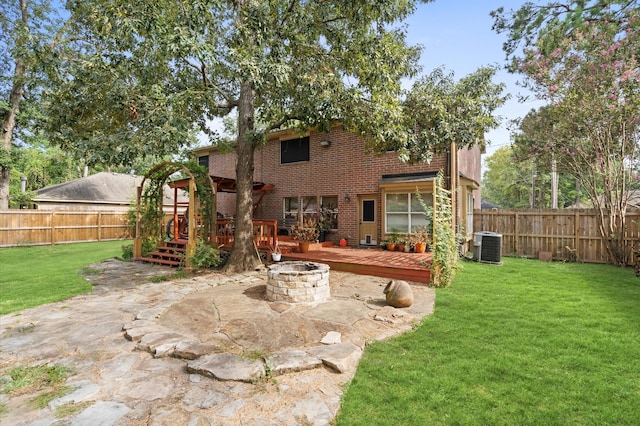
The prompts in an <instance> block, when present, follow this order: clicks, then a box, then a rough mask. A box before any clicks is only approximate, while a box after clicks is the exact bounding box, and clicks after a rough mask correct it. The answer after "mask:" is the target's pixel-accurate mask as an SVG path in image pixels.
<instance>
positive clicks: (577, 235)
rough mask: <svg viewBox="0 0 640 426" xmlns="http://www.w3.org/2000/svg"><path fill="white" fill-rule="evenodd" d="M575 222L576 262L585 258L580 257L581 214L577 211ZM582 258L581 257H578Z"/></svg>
mask: <svg viewBox="0 0 640 426" xmlns="http://www.w3.org/2000/svg"><path fill="white" fill-rule="evenodd" d="M573 220H574V221H575V222H574V224H573V239H574V243H573V244H574V247H573V248H574V249H575V251H576V260H577V259H582V258H583V257H582V256H581V255H580V253H579V250H580V212H578V211H576V214H575V216H574V219H573ZM578 256H580V257H578Z"/></svg>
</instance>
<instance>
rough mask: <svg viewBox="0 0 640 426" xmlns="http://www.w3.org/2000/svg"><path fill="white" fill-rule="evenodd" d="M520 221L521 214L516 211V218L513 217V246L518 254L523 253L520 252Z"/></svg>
mask: <svg viewBox="0 0 640 426" xmlns="http://www.w3.org/2000/svg"><path fill="white" fill-rule="evenodd" d="M519 221H520V216H519V214H518V212H515V213H514V218H513V238H514V241H513V248H514V249H515V251H516V254H517V255H518V256H520V255H521V253H520V230H519V229H518V222H519Z"/></svg>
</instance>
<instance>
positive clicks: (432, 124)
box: [397, 67, 508, 161]
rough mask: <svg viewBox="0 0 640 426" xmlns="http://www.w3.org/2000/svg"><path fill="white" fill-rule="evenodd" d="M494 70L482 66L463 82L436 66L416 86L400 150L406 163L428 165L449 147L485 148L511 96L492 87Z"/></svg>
mask: <svg viewBox="0 0 640 426" xmlns="http://www.w3.org/2000/svg"><path fill="white" fill-rule="evenodd" d="M495 72H496V70H495V68H493V67H480V68H479V69H478V70H476V71H475V72H473V73H471V74H469V75H466V76H464V77H463V78H461V79H460V80H459V81H456V80H455V79H454V74H453V72H446V71H445V70H444V69H443V68H436V69H435V70H433V71H432V72H431V73H430V74H428V75H426V76H424V77H422V78H420V79H419V80H418V81H416V82H415V84H414V85H413V87H412V89H411V91H410V92H409V94H408V96H407V99H406V101H405V110H404V116H405V120H406V129H405V132H406V133H407V134H408V137H407V139H406V140H403V141H401V145H400V146H399V147H398V148H397V149H398V151H399V154H400V159H401V160H403V161H430V160H431V156H432V155H433V154H434V153H437V154H439V153H444V152H445V151H447V150H448V149H449V148H450V147H451V144H453V143H455V144H457V146H458V147H459V148H471V147H473V146H475V145H478V146H481V147H484V146H485V143H486V141H485V136H484V135H485V133H486V132H488V131H489V130H491V129H494V128H496V127H498V125H499V124H500V120H499V118H498V117H496V116H495V115H494V113H495V110H496V109H497V108H499V107H500V106H502V105H503V104H504V103H505V101H506V100H507V98H508V96H505V95H503V91H504V84H501V83H500V84H498V83H494V82H493V81H492V80H493V77H494V76H495Z"/></svg>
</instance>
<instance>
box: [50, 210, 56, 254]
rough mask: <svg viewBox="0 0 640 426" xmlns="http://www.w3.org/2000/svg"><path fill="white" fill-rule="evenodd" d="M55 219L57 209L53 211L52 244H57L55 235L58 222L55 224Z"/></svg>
mask: <svg viewBox="0 0 640 426" xmlns="http://www.w3.org/2000/svg"><path fill="white" fill-rule="evenodd" d="M55 220H56V212H55V210H52V211H51V245H52V246H53V245H55V244H56V237H55V233H56V224H55Z"/></svg>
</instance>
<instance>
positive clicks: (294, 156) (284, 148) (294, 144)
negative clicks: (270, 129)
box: [280, 136, 309, 164]
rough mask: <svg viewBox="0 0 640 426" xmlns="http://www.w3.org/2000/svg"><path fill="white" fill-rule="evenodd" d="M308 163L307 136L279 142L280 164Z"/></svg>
mask: <svg viewBox="0 0 640 426" xmlns="http://www.w3.org/2000/svg"><path fill="white" fill-rule="evenodd" d="M300 161H309V136H306V137H304V138H298V139H289V140H286V141H280V163H281V164H288V163H298V162H300Z"/></svg>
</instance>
